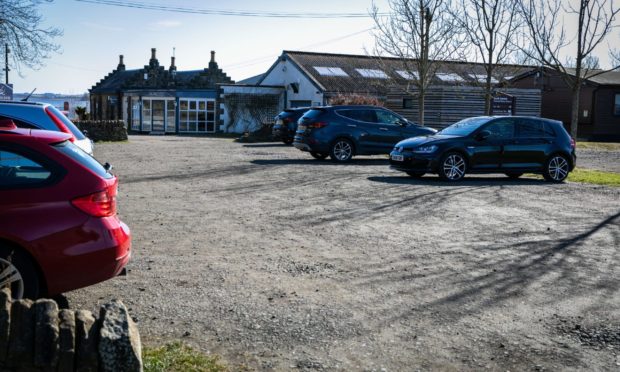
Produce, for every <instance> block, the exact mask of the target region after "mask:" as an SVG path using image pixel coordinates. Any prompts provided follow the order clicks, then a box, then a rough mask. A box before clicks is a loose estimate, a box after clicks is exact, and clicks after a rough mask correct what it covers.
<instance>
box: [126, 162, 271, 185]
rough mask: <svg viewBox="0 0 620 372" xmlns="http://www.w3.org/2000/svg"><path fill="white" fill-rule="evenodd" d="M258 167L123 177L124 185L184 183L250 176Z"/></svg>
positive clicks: (248, 166) (235, 167)
mask: <svg viewBox="0 0 620 372" xmlns="http://www.w3.org/2000/svg"><path fill="white" fill-rule="evenodd" d="M258 170H259V169H257V167H253V166H251V165H239V166H234V167H226V168H219V169H205V170H202V171H197V172H192V173H176V172H175V173H164V174H151V175H142V176H133V177H132V176H125V177H123V180H122V183H123V184H130V183H141V182H154V181H183V180H188V179H193V178H206V177H227V176H237V175H240V174H249V173H253V172H256V171H258Z"/></svg>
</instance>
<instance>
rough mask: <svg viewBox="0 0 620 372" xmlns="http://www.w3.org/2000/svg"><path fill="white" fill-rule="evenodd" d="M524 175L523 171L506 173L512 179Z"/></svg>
mask: <svg viewBox="0 0 620 372" xmlns="http://www.w3.org/2000/svg"><path fill="white" fill-rule="evenodd" d="M522 175H523V173H506V176H508V178H510V179H511V180H516V179H518V178H519V177H521V176H522Z"/></svg>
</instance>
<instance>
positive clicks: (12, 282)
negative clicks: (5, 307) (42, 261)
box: [0, 245, 41, 300]
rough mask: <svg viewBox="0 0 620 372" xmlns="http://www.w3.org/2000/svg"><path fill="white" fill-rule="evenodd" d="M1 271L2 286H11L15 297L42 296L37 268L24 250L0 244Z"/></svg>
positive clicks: (33, 297)
mask: <svg viewBox="0 0 620 372" xmlns="http://www.w3.org/2000/svg"><path fill="white" fill-rule="evenodd" d="M0 272H1V273H2V275H1V276H0V288H6V287H10V288H11V295H12V296H13V298H14V299H21V298H30V299H33V300H35V299H37V298H39V297H40V294H41V286H40V282H39V275H38V273H37V269H36V268H35V267H34V265H33V264H32V260H31V259H30V257H29V256H28V255H27V254H26V253H24V252H23V251H22V250H20V249H16V248H13V247H9V246H6V245H0Z"/></svg>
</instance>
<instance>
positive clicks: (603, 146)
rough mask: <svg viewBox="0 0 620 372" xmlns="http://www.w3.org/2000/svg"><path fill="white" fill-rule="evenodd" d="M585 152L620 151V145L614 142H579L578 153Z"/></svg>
mask: <svg viewBox="0 0 620 372" xmlns="http://www.w3.org/2000/svg"><path fill="white" fill-rule="evenodd" d="M579 149H585V150H602V151H620V143H612V142H577V151H579Z"/></svg>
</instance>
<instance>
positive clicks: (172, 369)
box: [142, 341, 228, 372]
mask: <svg viewBox="0 0 620 372" xmlns="http://www.w3.org/2000/svg"><path fill="white" fill-rule="evenodd" d="M142 360H143V362H144V372H186V371H187V372H224V371H228V368H227V367H226V366H225V365H224V364H223V363H222V362H221V361H220V357H219V356H217V355H215V356H214V355H206V354H204V353H202V352H200V351H197V350H194V349H193V348H191V347H190V346H188V345H186V344H184V343H182V342H179V341H175V342H172V343H169V344H166V345H164V346H160V347H157V348H145V349H144V350H143V352H142Z"/></svg>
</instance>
